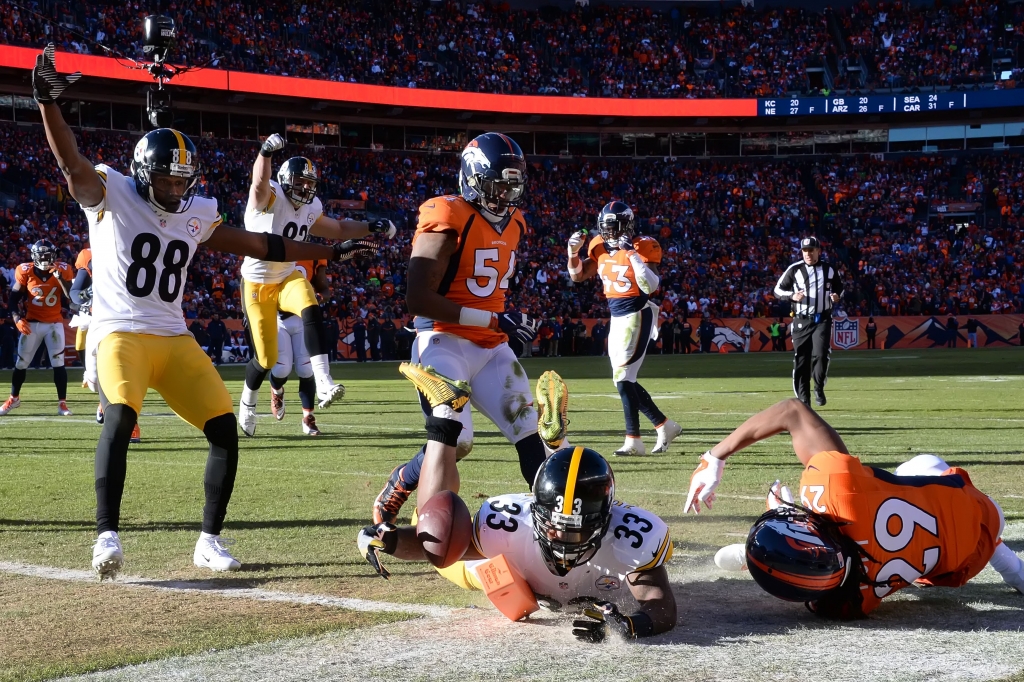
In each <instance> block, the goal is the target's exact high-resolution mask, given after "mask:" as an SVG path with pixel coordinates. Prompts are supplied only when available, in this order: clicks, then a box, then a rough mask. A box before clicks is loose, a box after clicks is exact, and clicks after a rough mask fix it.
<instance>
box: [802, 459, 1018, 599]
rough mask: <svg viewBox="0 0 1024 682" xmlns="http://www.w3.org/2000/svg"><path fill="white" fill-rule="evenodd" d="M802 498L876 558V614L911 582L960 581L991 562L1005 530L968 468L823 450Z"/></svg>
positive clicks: (872, 592)
mask: <svg viewBox="0 0 1024 682" xmlns="http://www.w3.org/2000/svg"><path fill="white" fill-rule="evenodd" d="M800 503H801V504H803V505H804V506H805V507H807V508H809V509H812V510H814V511H816V512H818V513H821V514H823V515H825V516H828V517H831V518H832V519H833V520H835V521H841V522H842V521H845V522H846V525H844V526H842V527H841V528H840V530H841V531H842V533H843V535H845V536H847V537H849V538H850V539H852V540H853V541H854V542H856V543H857V544H858V545H860V546H861V547H863V548H864V551H865V552H866V553H867V554H868V555H870V556H871V558H872V559H873V560H874V561H872V560H868V559H865V560H864V568H865V570H866V572H867V575H868V578H870V579H871V580H874V581H877V582H887V581H888V582H889V583H890V584H889V585H888V586H880V587H872V586H870V585H862V586H861V595H862V596H863V604H862V608H863V610H864V613H869V612H870V611H872V610H874V609H875V607H877V606H878V604H879V603H880V602H881V600H882V598H883V597H885V596H886V595H888V594H891V593H892V592H895V591H896V590H898V589H902V588H903V587H906V586H907V585H909V584H910V583H913V582H919V583H923V584H927V585H941V586H945V587H959V586H961V585H963V584H964V583H966V582H967V581H968V580H970V579H971V578H973V577H974V576H975V575H977V574H978V572H979V571H981V569H983V568H984V567H985V564H987V563H988V561H989V559H991V558H992V554H993V552H994V551H995V546H996V543H997V540H998V539H999V532H1000V528H999V526H1000V519H999V512H998V511H997V509H996V506H995V504H993V502H992V501H991V500H990V499H989V498H988V497H987V496H986V495H985V494H984V493H982V492H981V491H979V490H978V489H977V488H975V487H974V485H973V484H972V483H971V479H970V477H969V476H968V475H967V472H966V471H964V470H963V469H956V468H953V469H948V470H947V471H946V472H945V474H943V475H942V476H896V475H894V474H890V473H889V472H887V471H884V470H882V469H876V468H874V467H867V466H864V465H863V464H861V462H860V460H859V459H857V458H856V457H852V456H850V455H846V454H843V453H841V452H819V453H818V454H816V455H815V456H814V457H812V458H811V460H810V461H809V462H808V463H807V467H806V468H805V469H804V472H803V475H802V476H801V477H800Z"/></svg>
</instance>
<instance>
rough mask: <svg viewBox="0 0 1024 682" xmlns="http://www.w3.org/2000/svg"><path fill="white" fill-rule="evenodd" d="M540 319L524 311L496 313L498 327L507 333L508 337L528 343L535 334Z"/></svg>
mask: <svg viewBox="0 0 1024 682" xmlns="http://www.w3.org/2000/svg"><path fill="white" fill-rule="evenodd" d="M539 326H540V321H539V320H537V319H536V318H533V317H531V316H529V315H527V314H526V313H520V312H516V311H512V312H510V313H501V314H499V315H498V329H500V330H501V331H503V332H505V333H506V334H508V338H509V339H513V338H514V339H516V340H518V341H519V342H521V343H530V342H531V341H533V339H534V338H536V336H537V327H539Z"/></svg>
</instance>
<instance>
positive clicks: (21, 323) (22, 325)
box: [14, 317, 32, 336]
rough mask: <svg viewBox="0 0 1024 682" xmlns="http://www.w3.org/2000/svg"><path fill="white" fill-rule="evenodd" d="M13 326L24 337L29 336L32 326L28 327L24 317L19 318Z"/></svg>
mask: <svg viewBox="0 0 1024 682" xmlns="http://www.w3.org/2000/svg"><path fill="white" fill-rule="evenodd" d="M14 326H15V327H17V328H18V331H19V332H21V333H22V334H24V335H25V336H28V335H29V334H31V333H32V326H31V325H29V323H28V320H26V319H25V318H24V317H22V318H20V319H19V320H18V321H17V322H15V323H14Z"/></svg>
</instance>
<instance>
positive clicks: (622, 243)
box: [615, 234, 634, 251]
mask: <svg viewBox="0 0 1024 682" xmlns="http://www.w3.org/2000/svg"><path fill="white" fill-rule="evenodd" d="M615 248H617V249H622V250H623V251H633V250H634V249H633V235H631V234H624V235H622V236H621V237H619V241H618V243H617V244H615Z"/></svg>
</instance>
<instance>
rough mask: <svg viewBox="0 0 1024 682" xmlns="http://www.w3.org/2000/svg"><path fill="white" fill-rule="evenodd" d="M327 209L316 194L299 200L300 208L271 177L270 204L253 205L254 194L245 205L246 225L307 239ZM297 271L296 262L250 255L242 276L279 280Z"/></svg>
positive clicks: (261, 280) (268, 281)
mask: <svg viewBox="0 0 1024 682" xmlns="http://www.w3.org/2000/svg"><path fill="white" fill-rule="evenodd" d="M323 212H324V206H323V204H322V203H321V201H320V198H319V197H315V198H314V199H313V201H312V202H311V203H308V204H299V207H298V208H296V207H295V204H293V203H292V202H291V200H290V199H289V198H288V196H287V195H286V194H285V193H284V190H283V189H282V188H281V185H279V184H278V183H277V182H276V181H274V180H271V181H270V199H269V200H268V202H267V205H266V206H255V205H253V203H252V198H251V196H250V199H249V204H248V205H247V206H246V207H245V229H246V230H248V231H249V232H260V233H263V234H276V235H280V236H282V237H284V238H285V239H294V240H295V241H299V242H304V241H306V239H307V238H308V237H309V230H310V229H311V228H312V227H313V223H315V222H316V221H317V220H318V219H319V218H320V216H321V215H323ZM294 271H295V263H272V262H270V261H265V260H260V259H258V258H251V257H249V256H246V257H245V260H243V261H242V277H243V278H244V279H245V280H246V281H248V282H257V283H259V284H277V283H279V282H283V281H284V280H285V278H286V277H288V275H290V274H292V273H293V272H294Z"/></svg>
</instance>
